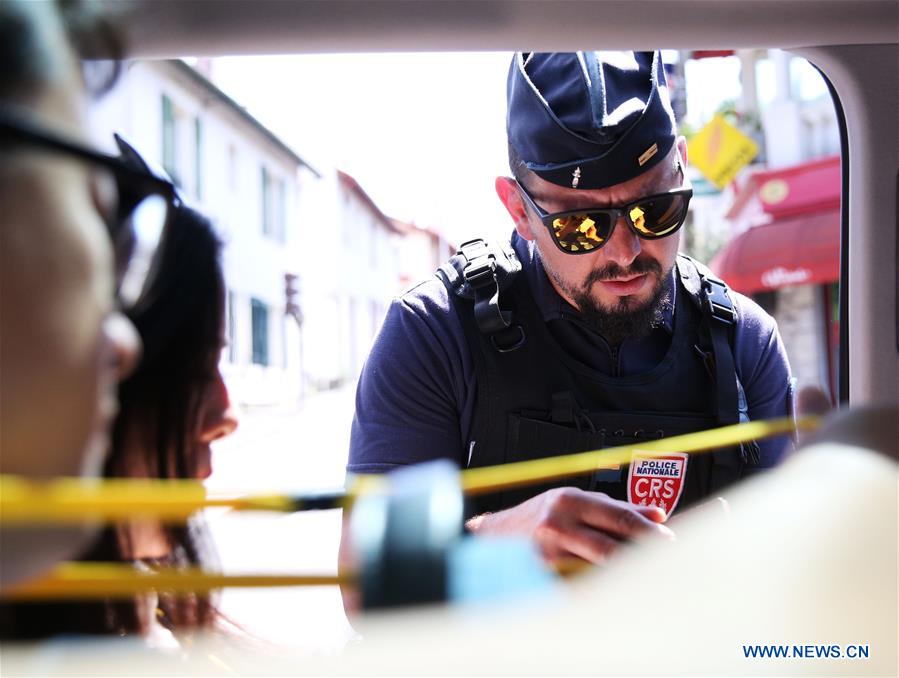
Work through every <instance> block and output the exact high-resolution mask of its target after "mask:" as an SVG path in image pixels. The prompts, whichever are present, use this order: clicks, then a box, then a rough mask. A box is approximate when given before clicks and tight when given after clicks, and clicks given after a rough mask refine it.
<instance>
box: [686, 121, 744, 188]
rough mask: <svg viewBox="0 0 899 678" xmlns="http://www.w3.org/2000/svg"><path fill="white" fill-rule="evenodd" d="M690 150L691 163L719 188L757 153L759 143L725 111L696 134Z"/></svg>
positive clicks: (688, 148) (730, 179) (689, 145)
mask: <svg viewBox="0 0 899 678" xmlns="http://www.w3.org/2000/svg"><path fill="white" fill-rule="evenodd" d="M687 151H688V157H689V159H690V164H692V165H693V166H695V167H697V168H699V171H700V172H702V173H703V174H704V175H705V176H706V178H707V179H708V180H709V181H711V182H712V183H713V184H715V185H716V186H717V187H718V188H724V187H725V186H727V184H729V183H730V182H731V181H732V180H733V178H734V177H735V176H737V172H739V171H740V169H742V168H743V167H744V166H745V165H746V164H747V163H748V162H749V161H751V160H752V159H753V158H754V157H755V156H756V154H757V153H758V152H759V147H758V145H757V144H756V143H755V142H754V141H753V140H752V139H750V138H749V137H748V136H746V135H745V134H743V133H742V132H741V131H740V130H738V129H737V128H736V127H734V126H733V125H731V124H730V123H729V122H727V120H725V119H724V118H723V117H722V116H721V115H716V116H715V117H714V118H712V119H711V121H709V123H708V124H707V125H706V126H705V127H703V128H702V129H701V130H699V131H698V132H697V133H696V134H694V135H693V137H692V138H691V139H690V141H689V143H688V144H687Z"/></svg>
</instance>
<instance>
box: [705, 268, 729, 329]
mask: <svg viewBox="0 0 899 678" xmlns="http://www.w3.org/2000/svg"><path fill="white" fill-rule="evenodd" d="M702 292H703V304H704V305H705V310H706V311H707V312H708V313H709V315H711V316H712V317H713V318H714V319H715V320H718V321H720V322H722V323H724V324H725V325H733V324H734V323H736V322H737V312H736V310H734V304H733V302H732V301H731V300H730V297H729V296H728V294H727V285H726V284H724V283H723V282H721V281H720V280H713V279H711V278H706V277H703V279H702Z"/></svg>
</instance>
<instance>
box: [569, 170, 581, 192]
mask: <svg viewBox="0 0 899 678" xmlns="http://www.w3.org/2000/svg"><path fill="white" fill-rule="evenodd" d="M580 181H581V168H580V167H575V168H574V172H572V173H571V187H572V188H577V185H578V184H579V183H580Z"/></svg>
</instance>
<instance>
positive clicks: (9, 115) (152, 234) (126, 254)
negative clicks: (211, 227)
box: [0, 106, 176, 309]
mask: <svg viewBox="0 0 899 678" xmlns="http://www.w3.org/2000/svg"><path fill="white" fill-rule="evenodd" d="M18 144H26V145H30V146H37V147H39V148H42V149H45V150H50V151H56V152H61V153H65V154H68V155H70V156H73V157H76V158H79V159H80V160H85V161H87V162H89V163H92V164H94V165H96V166H98V167H100V168H101V169H103V170H105V171H107V172H109V173H110V174H111V175H112V177H113V179H114V180H115V184H116V188H117V189H118V205H117V209H116V210H115V214H114V215H113V216H112V217H109V218H105V219H104V221H105V223H106V227H107V229H108V231H109V236H110V238H111V239H112V245H113V250H114V252H115V267H116V269H115V274H116V283H117V290H116V292H117V297H118V301H119V305H120V306H121V307H122V308H123V309H128V308H131V307H133V306H134V305H135V304H136V303H137V302H138V300H139V299H140V297H141V295H142V293H143V292H144V291H145V290H146V289H147V288H148V286H149V283H150V281H151V278H152V274H153V272H154V270H155V263H156V260H157V252H158V251H159V249H160V243H161V242H162V241H163V239H164V237H165V231H166V229H167V228H168V225H169V222H170V221H171V214H172V212H173V210H174V208H175V204H176V194H175V189H174V187H173V186H172V184H170V183H169V182H167V181H164V180H163V179H160V178H158V177H155V176H153V175H152V174H150V173H148V172H144V171H141V170H139V169H135V168H134V167H132V166H131V165H130V164H128V163H126V162H125V161H123V160H122V159H121V158H119V157H117V156H113V155H106V154H104V153H100V152H98V151H95V150H93V149H91V148H88V147H87V146H84V145H83V144H81V143H80V142H78V141H74V140H70V139H66V138H65V137H63V136H61V135H60V134H58V133H57V132H55V131H53V130H50V129H47V128H45V127H43V126H42V125H41V124H40V123H38V122H37V121H36V120H35V119H34V116H32V115H31V114H29V113H27V112H25V111H23V110H19V109H17V108H12V107H6V106H4V107H2V108H0V150H2V147H3V146H12V145H18Z"/></svg>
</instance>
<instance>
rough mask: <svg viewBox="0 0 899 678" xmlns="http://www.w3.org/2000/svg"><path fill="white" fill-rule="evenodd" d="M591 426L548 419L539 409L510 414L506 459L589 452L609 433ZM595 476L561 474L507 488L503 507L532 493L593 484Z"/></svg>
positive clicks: (601, 444) (500, 505) (500, 502)
mask: <svg viewBox="0 0 899 678" xmlns="http://www.w3.org/2000/svg"><path fill="white" fill-rule="evenodd" d="M585 424H586V425H587V427H588V428H587V430H584V427H583V426H582V427H581V430H578V428H577V427H576V426H574V425H572V426H567V425H562V424H557V423H554V422H551V421H548V420H547V418H542V417H540V415H539V414H538V413H536V412H532V411H529V412H513V413H511V414H509V417H508V422H507V432H508V435H507V437H506V441H507V448H506V459H507V460H508V461H526V460H530V459H542V458H544V457H558V456H560V455H564V454H574V453H576V452H587V451H589V450H597V449H600V448H602V447H605V436H603V434H602V433H599V432H596V431H593V430H591V429H590V428H589V422H586V420H585ZM590 484H591V476H590V475H589V474H585V475H582V476H571V477H568V478H560V479H559V480H554V481H551V482H548V483H541V484H540V485H530V486H528V487H523V488H521V489H514V490H507V491H506V492H503V493H502V494H501V495H500V496H499V497H498V502H497V503H498V506H497V508H495V509H493V510H499V509H503V508H508V507H510V506H515V505H517V504H520V503H522V502H523V501H526V500H527V499H530V498H531V497H533V496H535V495H537V494H540V493H541V492H545V491H546V490H551V489H553V488H556V487H578V488H580V489H582V490H586V489H588V488H589V487H590Z"/></svg>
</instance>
